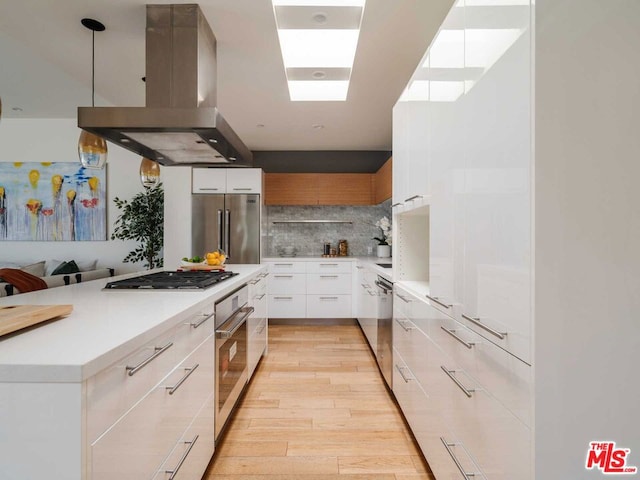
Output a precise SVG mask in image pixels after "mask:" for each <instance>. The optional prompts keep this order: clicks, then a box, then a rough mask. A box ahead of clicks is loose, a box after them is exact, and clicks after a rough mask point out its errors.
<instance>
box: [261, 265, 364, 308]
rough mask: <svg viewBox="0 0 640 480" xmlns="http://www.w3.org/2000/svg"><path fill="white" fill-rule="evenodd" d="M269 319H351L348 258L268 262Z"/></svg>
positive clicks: (349, 266) (350, 277) (351, 305)
mask: <svg viewBox="0 0 640 480" xmlns="http://www.w3.org/2000/svg"><path fill="white" fill-rule="evenodd" d="M267 263H268V265H269V273H270V274H269V282H268V292H269V302H268V306H269V317H270V318H353V317H354V312H353V297H352V290H353V285H352V284H353V274H352V271H353V269H354V261H352V260H347V261H345V260H331V259H327V260H316V259H305V260H301V259H296V260H295V261H286V260H284V261H269V262H267Z"/></svg>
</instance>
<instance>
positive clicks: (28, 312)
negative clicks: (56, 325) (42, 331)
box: [0, 305, 73, 336]
mask: <svg viewBox="0 0 640 480" xmlns="http://www.w3.org/2000/svg"><path fill="white" fill-rule="evenodd" d="M72 310H73V305H11V306H6V307H0V336H2V335H6V334H7V333H12V332H15V331H16V330H20V329H22V328H27V327H30V326H32V325H36V324H38V323H41V322H46V321H47V320H52V319H54V318H59V317H62V316H66V315H69V314H70V313H71V311H72Z"/></svg>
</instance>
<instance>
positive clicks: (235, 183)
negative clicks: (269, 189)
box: [192, 168, 262, 193]
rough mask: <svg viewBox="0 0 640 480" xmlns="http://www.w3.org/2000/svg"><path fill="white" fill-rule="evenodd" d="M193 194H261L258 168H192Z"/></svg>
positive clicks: (260, 179)
mask: <svg viewBox="0 0 640 480" xmlns="http://www.w3.org/2000/svg"><path fill="white" fill-rule="evenodd" d="M192 178H193V180H192V192H193V193H262V169H260V168H194V169H193V171H192Z"/></svg>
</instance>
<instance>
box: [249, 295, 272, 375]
mask: <svg viewBox="0 0 640 480" xmlns="http://www.w3.org/2000/svg"><path fill="white" fill-rule="evenodd" d="M265 303H266V302H265ZM247 327H248V329H249V333H248V335H249V341H248V344H247V366H248V369H249V378H251V376H252V375H253V372H254V370H255V369H256V366H257V365H258V362H259V361H260V358H261V357H262V355H263V354H264V352H265V350H266V348H267V319H266V318H265V317H261V318H249V320H248V322H247Z"/></svg>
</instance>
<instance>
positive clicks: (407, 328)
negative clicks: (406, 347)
mask: <svg viewBox="0 0 640 480" xmlns="http://www.w3.org/2000/svg"><path fill="white" fill-rule="evenodd" d="M396 323H397V324H398V325H400V326H401V327H402V328H404V331H405V332H410V331H411V330H413V327H407V326H406V325H405V324H406V321H404V320H399V319H397V318H396Z"/></svg>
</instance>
